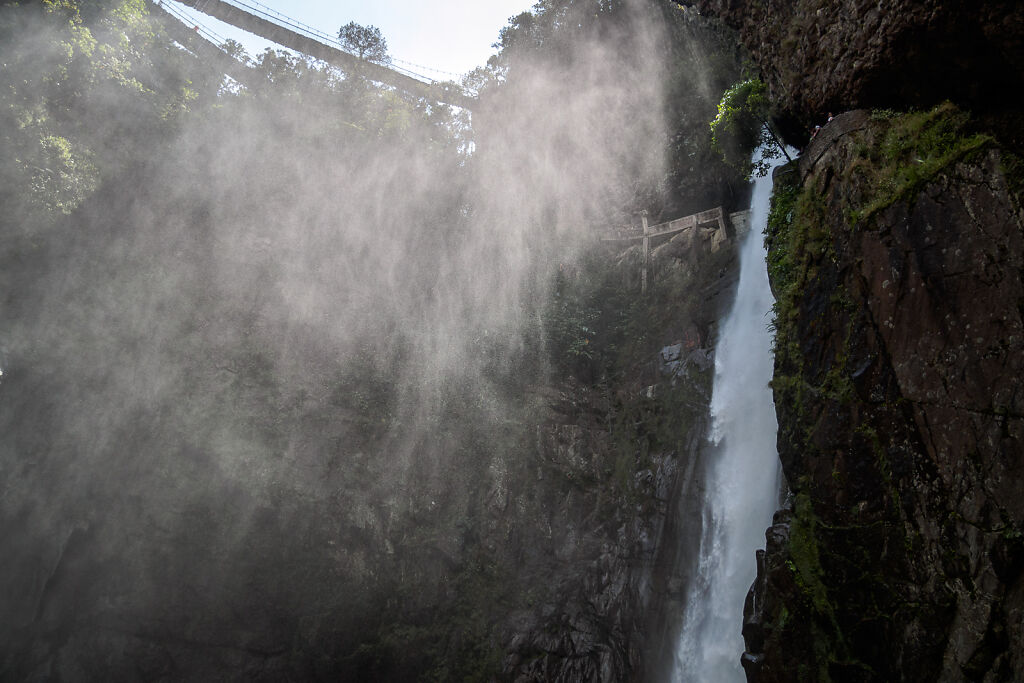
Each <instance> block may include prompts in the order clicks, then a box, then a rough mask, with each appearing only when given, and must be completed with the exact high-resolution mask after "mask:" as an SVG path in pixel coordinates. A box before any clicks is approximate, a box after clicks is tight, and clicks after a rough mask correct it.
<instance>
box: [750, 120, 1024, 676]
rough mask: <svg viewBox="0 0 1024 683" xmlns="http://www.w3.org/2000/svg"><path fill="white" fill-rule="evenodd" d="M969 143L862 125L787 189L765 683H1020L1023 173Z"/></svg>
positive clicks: (978, 143)
mask: <svg viewBox="0 0 1024 683" xmlns="http://www.w3.org/2000/svg"><path fill="white" fill-rule="evenodd" d="M833 125H834V126H835V128H834V129H833V130H831V131H830V130H829V128H830V127H831V126H833ZM969 129H970V125H969V123H968V121H967V117H966V115H964V114H962V113H961V112H959V111H958V110H956V109H955V108H953V107H951V106H943V107H939V108H937V109H935V110H933V111H931V112H928V113H924V114H912V115H905V116H901V117H894V118H885V117H880V116H874V117H872V116H870V115H869V114H867V113H866V112H859V113H851V114H848V115H846V116H844V117H839V118H837V119H836V121H834V122H833V123H832V124H830V126H826V128H825V129H823V131H822V134H823V137H822V139H821V142H820V143H817V144H816V145H815V146H813V147H812V149H810V150H808V152H813V154H805V160H804V161H802V162H801V165H800V167H799V171H800V172H798V171H797V169H796V168H794V167H790V168H789V169H787V170H788V174H783V175H780V176H778V178H777V191H776V199H775V209H774V213H773V219H772V221H771V234H770V235H769V243H770V245H771V249H770V255H769V270H770V272H771V274H772V282H773V288H774V289H775V290H776V292H777V294H778V297H779V310H778V318H777V321H776V325H777V329H778V333H777V334H778V336H777V341H776V374H775V379H774V383H773V386H774V389H775V400H776V409H777V413H778V417H779V454H780V458H781V460H782V463H783V466H784V469H785V473H786V476H787V479H788V481H789V482H790V484H791V487H792V498H791V505H790V507H789V509H787V510H785V511H782V512H780V513H779V514H778V515H776V519H775V523H774V525H773V526H772V527H771V528H770V529H769V531H768V534H767V548H766V552H765V553H764V554H763V555H762V556H760V557H759V561H758V578H757V580H756V581H755V584H754V586H753V588H752V591H751V594H750V596H749V598H748V601H747V610H746V618H745V626H744V636H745V639H746V644H747V650H748V651H747V653H746V654H745V655H744V666H745V667H746V670H747V674H748V679H749V680H751V681H759V682H763V683H770V682H776V681H778V682H782V681H794V680H799V681H826V680H834V681H899V680H904V681H934V680H944V681H1004V680H1018V679H1019V678H1020V677H1021V676H1022V675H1024V656H1022V652H1024V621H1022V619H1021V615H1022V614H1024V580H1022V579H1024V573H1022V572H1024V498H1022V497H1021V496H1020V490H1021V483H1022V478H1024V469H1022V465H1024V463H1022V461H1021V456H1022V452H1024V449H1022V439H1024V386H1022V380H1021V369H1022V367H1024V322H1022V317H1024V256H1022V254H1024V212H1022V209H1021V205H1020V202H1019V194H1018V192H1019V189H1020V185H1019V183H1020V177H1019V170H1015V169H1019V168H1020V166H1019V163H1020V162H1019V160H1018V159H1017V158H1016V157H1014V156H1013V155H1012V154H1010V153H1008V152H1006V151H1005V150H1003V149H1000V147H999V146H998V145H997V144H996V143H995V142H994V141H993V140H992V139H991V138H989V137H987V136H984V135H971V134H969V132H968V131H969Z"/></svg>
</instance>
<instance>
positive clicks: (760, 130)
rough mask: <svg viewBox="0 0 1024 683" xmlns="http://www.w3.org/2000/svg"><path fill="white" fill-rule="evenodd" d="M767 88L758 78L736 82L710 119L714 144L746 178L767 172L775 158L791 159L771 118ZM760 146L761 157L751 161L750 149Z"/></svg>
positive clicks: (723, 96)
mask: <svg viewBox="0 0 1024 683" xmlns="http://www.w3.org/2000/svg"><path fill="white" fill-rule="evenodd" d="M767 91H768V87H767V86H766V85H765V83H764V81H762V80H761V79H759V78H748V79H746V80H743V81H740V82H739V83H736V84H734V85H733V86H731V87H730V88H729V89H727V90H726V91H725V93H724V94H723V95H722V99H721V100H720V101H719V103H718V114H717V115H716V116H715V118H714V119H713V120H712V121H711V141H712V143H711V144H712V147H713V148H714V149H715V150H716V151H717V152H718V153H719V154H721V155H722V157H723V158H724V159H725V162H726V163H727V164H729V165H730V166H732V167H734V168H736V169H739V170H740V171H741V172H742V173H743V175H744V177H747V178H749V177H750V176H751V175H752V174H754V173H756V174H757V175H759V176H763V175H765V174H766V173H767V172H768V170H769V169H770V168H771V160H772V159H777V158H779V157H780V156H785V157H786V158H787V159H789V160H790V161H792V159H791V158H790V156H789V153H788V152H787V151H786V148H785V147H784V146H783V145H782V143H781V142H780V141H779V138H778V136H776V135H775V132H774V131H773V130H772V126H771V123H770V122H769V120H768V118H769V110H770V106H771V103H770V101H769V100H768V94H767ZM759 147H760V148H761V149H762V154H761V158H760V159H757V160H753V161H752V160H751V159H750V155H751V152H753V151H754V150H755V149H757V148H759Z"/></svg>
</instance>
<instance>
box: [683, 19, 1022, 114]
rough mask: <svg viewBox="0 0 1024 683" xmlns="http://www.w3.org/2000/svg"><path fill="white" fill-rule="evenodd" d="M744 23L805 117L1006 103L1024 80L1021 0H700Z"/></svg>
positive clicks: (788, 104)
mask: <svg viewBox="0 0 1024 683" xmlns="http://www.w3.org/2000/svg"><path fill="white" fill-rule="evenodd" d="M681 4H685V5H694V6H695V7H696V8H697V9H699V10H700V11H701V12H702V13H705V14H710V15H713V16H717V17H720V18H721V19H722V20H723V21H724V22H725V23H726V24H728V25H729V26H731V27H732V28H734V29H736V30H737V31H738V32H739V35H740V39H741V40H742V42H743V44H744V45H745V46H746V47H747V48H748V49H749V50H750V52H751V53H752V54H753V56H754V58H755V59H756V60H757V62H758V63H759V65H760V66H761V68H762V70H763V71H764V74H765V77H766V78H767V81H768V84H769V86H770V88H771V94H772V97H773V99H774V100H775V101H776V102H777V103H778V104H779V105H780V106H781V108H782V110H783V113H784V114H786V115H788V116H792V117H795V118H796V119H797V120H799V121H800V122H801V123H802V124H803V125H804V126H813V125H814V124H815V123H821V120H822V119H823V118H824V116H825V114H827V113H828V112H829V111H834V112H839V111H845V110H848V109H853V108H857V107H897V108H899V107H903V106H927V105H931V104H935V103H938V102H941V101H943V100H945V99H953V100H954V101H958V102H962V103H964V104H967V105H969V106H971V108H972V109H975V110H976V111H977V110H979V109H985V108H988V107H992V106H1001V105H1003V104H1005V103H1006V102H1007V100H1008V99H1012V98H1013V97H1014V96H1015V94H1016V93H1017V92H1019V90H1020V87H1021V85H1022V83H1024V5H1021V4H1020V3H1019V2H1016V1H1015V0H989V1H986V2H982V3H978V4H977V5H974V4H967V3H961V2H953V1H951V0H925V1H921V0H917V1H911V0H898V1H896V2H886V3H878V2H875V1H874V0H840V1H837V2H821V1H820V0H798V1H797V2H749V1H746V2H744V1H739V0H697V1H696V2H692V3H689V2H688V3H681Z"/></svg>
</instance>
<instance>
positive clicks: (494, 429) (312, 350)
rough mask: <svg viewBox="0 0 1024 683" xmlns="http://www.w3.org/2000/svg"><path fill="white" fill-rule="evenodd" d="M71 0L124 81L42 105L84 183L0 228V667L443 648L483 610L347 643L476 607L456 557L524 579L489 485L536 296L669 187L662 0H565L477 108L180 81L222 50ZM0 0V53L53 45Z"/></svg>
mask: <svg viewBox="0 0 1024 683" xmlns="http://www.w3.org/2000/svg"><path fill="white" fill-rule="evenodd" d="M81 4H82V8H83V9H82V12H83V15H85V17H84V18H85V19H86V23H89V22H91V25H92V26H93V27H94V31H95V35H97V36H98V37H99V38H100V39H102V38H103V33H102V28H101V27H107V29H108V30H110V31H111V32H115V33H116V31H123V32H124V35H127V36H129V38H131V37H132V36H133V35H135V36H136V37H135V43H132V41H131V40H129V41H128V42H127V43H125V42H124V41H121V42H120V43H118V45H120V48H119V49H123V50H124V51H125V54H126V55H128V56H127V57H126V59H128V58H132V59H136V60H137V61H136V64H137V65H142V66H137V67H136V68H138V69H142V68H143V67H144V68H145V69H148V71H146V74H147V77H148V78H149V80H146V79H145V78H143V80H142V81H141V82H142V86H141V87H140V88H135V87H134V86H133V85H131V84H129V85H130V86H131V87H128V88H127V89H126V88H125V87H118V88H115V87H114V81H116V79H114V80H113V81H100V82H101V83H102V84H106V85H103V87H97V88H95V89H94V90H92V91H90V92H89V93H88V94H87V95H85V96H82V97H79V99H77V100H75V103H74V106H73V107H71V108H69V110H68V111H69V112H70V113H69V114H68V120H66V121H61V120H60V117H59V116H56V117H54V118H53V119H52V122H51V123H45V122H44V123H39V124H38V125H39V126H50V125H52V126H53V127H55V128H59V127H61V126H63V128H62V130H71V131H77V132H78V134H80V135H81V137H83V138H85V139H88V140H90V141H92V143H91V148H90V149H88V150H85V151H82V152H81V155H80V160H79V162H78V165H77V166H75V168H76V169H77V170H76V171H75V172H76V173H79V174H81V175H82V176H83V178H85V176H86V175H88V177H87V178H85V180H87V181H88V182H86V184H85V185H83V184H81V183H79V185H78V187H79V189H80V192H79V195H76V196H75V199H74V201H73V202H71V203H69V205H68V207H69V208H67V210H51V211H49V212H48V213H46V214H45V215H46V219H45V220H44V219H39V220H31V219H24V216H25V215H26V214H24V213H17V214H14V213H11V214H9V217H8V220H7V221H6V222H5V228H4V229H5V231H6V233H7V235H6V237H5V242H6V246H7V248H6V249H5V254H4V261H3V272H4V276H3V283H2V284H3V286H4V289H5V297H4V299H3V302H2V309H0V321H2V329H0V369H2V371H3V375H2V383H0V430H2V433H3V434H4V435H5V436H4V438H3V439H2V441H0V478H2V481H3V489H2V491H3V492H2V495H0V536H2V537H3V538H4V539H5V540H4V541H3V545H4V546H5V548H6V549H5V550H4V551H2V552H0V575H2V576H3V594H2V597H0V611H2V612H3V613H4V614H5V615H6V617H5V618H4V619H3V620H2V625H0V638H2V639H3V640H4V641H5V642H7V643H9V645H8V647H7V648H5V654H4V655H3V657H2V658H0V672H2V673H3V677H6V676H8V675H10V676H16V677H22V676H27V677H29V678H31V679H35V678H46V677H48V676H50V677H53V678H54V679H55V680H89V679H91V678H93V677H94V676H95V675H96V672H98V671H103V672H105V674H106V675H108V676H109V680H121V679H125V680H128V679H132V678H134V677H135V676H136V675H138V676H139V677H141V678H145V679H154V680H155V679H158V678H161V677H164V678H169V679H177V678H190V679H192V680H197V679H198V680H201V679H204V678H211V677H217V676H219V675H223V673H224V672H225V671H230V672H233V673H232V674H231V675H232V676H239V677H241V676H242V675H243V672H244V671H253V670H255V669H254V667H255V666H256V665H255V664H254V663H253V662H254V661H256V660H259V661H260V662H262V664H260V667H262V668H260V671H262V675H270V676H272V675H274V674H273V672H275V671H277V673H279V674H281V675H285V674H286V673H287V675H289V676H298V677H300V678H302V677H305V678H319V677H331V676H340V677H342V678H346V677H348V676H353V675H357V674H356V673H353V672H362V673H361V674H358V675H367V676H369V677H375V676H384V675H387V676H393V677H394V678H393V679H401V678H403V677H404V676H405V675H406V674H408V673H409V672H410V671H415V670H417V669H416V667H418V666H422V665H424V664H423V662H428V663H430V664H431V665H433V663H434V662H435V661H436V660H437V658H438V657H440V658H441V659H442V660H443V659H444V658H445V657H448V658H452V657H454V658H457V659H461V661H463V662H466V661H468V655H466V654H465V653H464V652H462V651H461V650H459V648H460V647H467V648H468V647H471V646H472V645H473V643H474V642H475V641H474V638H475V637H477V636H478V635H479V634H470V633H466V634H463V635H460V636H449V637H448V638H449V639H448V641H446V644H445V645H444V647H446V648H447V650H445V651H444V652H443V653H442V654H441V655H429V656H428V655H420V654H413V655H408V654H407V655H405V660H402V661H406V660H408V661H406V663H405V664H397V665H389V666H393V667H394V666H397V667H399V668H397V669H396V668H390V669H389V668H387V667H386V666H384V665H382V664H381V663H380V658H381V655H380V654H379V653H378V654H374V653H373V652H369V651H368V650H367V649H366V648H365V647H364V648H363V649H360V644H361V643H365V642H367V641H366V640H365V639H366V637H367V636H366V634H367V633H377V634H379V633H384V632H386V629H384V626H385V625H386V622H387V621H388V620H389V619H392V618H394V615H396V614H400V615H402V618H403V619H408V620H409V622H410V623H412V624H414V625H415V628H421V629H424V630H422V632H414V634H413V635H411V636H410V635H408V634H406V635H404V636H402V637H403V638H406V640H405V641H402V640H401V639H399V640H397V641H396V642H399V643H402V642H406V643H408V642H412V643H414V644H419V645H423V644H424V643H426V642H430V640H431V638H432V637H433V636H432V635H431V633H432V632H430V631H429V629H426V627H425V626H423V624H424V623H428V622H430V620H431V619H433V618H434V617H433V616H424V615H432V614H434V613H436V612H437V611H438V610H440V611H441V612H442V613H444V614H448V613H449V612H457V613H459V614H462V613H463V612H466V613H467V614H470V615H471V616H470V617H466V618H467V619H470V618H472V619H477V618H478V617H477V616H473V615H476V614H477V612H474V611H472V610H473V609H477V608H476V605H477V604H478V597H477V593H473V592H472V591H473V590H476V589H475V588H473V587H472V586H469V587H467V582H470V583H472V582H484V584H486V583H487V582H491V584H492V585H493V586H494V587H493V589H492V594H493V596H494V597H495V599H496V600H499V601H500V600H508V601H509V604H519V603H518V602H516V600H519V597H515V596H518V595H519V593H517V592H516V591H519V590H520V587H521V584H528V583H531V582H536V581H537V580H538V579H539V578H540V577H541V576H542V575H543V574H542V573H537V574H534V573H533V572H534V570H528V571H527V570H524V571H525V572H526V573H525V575H522V576H518V577H515V578H509V576H508V572H509V571H510V569H511V568H512V566H513V564H514V562H515V560H516V557H517V556H516V555H515V553H520V555H518V557H519V558H520V559H522V558H523V557H524V556H523V555H522V554H521V553H522V552H523V551H522V550H521V549H522V548H523V547H526V546H529V545H530V544H531V542H532V541H531V540H530V538H528V537H526V536H523V534H524V533H525V532H524V531H522V528H523V527H525V526H526V525H527V520H529V523H530V524H532V525H534V526H535V527H543V526H544V524H545V523H547V524H549V525H550V520H549V521H548V522H544V521H543V520H544V518H545V517H550V515H552V514H553V513H552V508H550V507H549V506H548V505H547V503H546V502H545V500H544V499H543V496H544V495H547V494H543V493H536V494H534V493H531V492H530V491H529V490H526V491H524V490H521V489H517V488H516V487H514V486H513V485H512V484H511V483H510V482H512V481H514V480H517V478H518V479H519V480H525V481H530V480H531V478H534V479H535V478H536V477H537V476H539V475H535V474H534V470H535V464H532V462H531V461H530V459H529V458H526V457H524V455H523V453H524V452H529V451H531V449H535V448H536V446H535V444H534V442H535V441H536V440H537V439H538V437H537V436H536V434H537V431H536V428H535V427H534V426H533V425H535V424H537V423H538V422H539V421H542V420H543V419H544V418H543V415H544V414H545V412H544V411H546V410H548V409H549V407H548V405H549V400H548V399H547V398H546V393H545V391H547V390H544V389H543V387H545V386H549V385H551V384H552V383H553V382H555V381H556V379H557V373H558V369H557V367H556V365H557V364H556V363H555V362H554V361H553V360H552V356H551V352H552V350H551V348H550V343H549V342H550V337H551V335H550V330H549V329H548V325H549V317H548V316H546V315H545V310H546V308H547V307H548V306H549V305H550V303H551V301H552V297H553V296H554V291H555V286H556V281H557V279H558V277H559V273H565V272H570V269H571V268H572V267H573V264H576V263H577V262H578V261H580V259H581V258H583V257H584V255H585V254H586V253H587V251H588V250H589V249H591V248H592V245H593V243H594V241H595V238H596V237H597V236H598V235H599V234H601V231H602V230H605V229H607V228H610V227H615V226H621V225H623V224H626V223H628V222H629V221H630V220H631V218H630V212H632V211H635V210H638V209H640V208H647V206H648V205H649V203H650V201H651V198H652V197H655V200H654V201H659V200H657V199H656V197H657V196H658V193H659V192H662V193H664V191H665V190H664V187H663V184H664V180H663V178H664V177H665V176H666V174H667V164H668V161H669V160H668V158H667V153H666V150H667V149H668V148H669V139H670V136H671V131H670V130H669V129H668V127H667V125H666V120H665V113H666V110H667V106H666V101H665V97H666V93H665V83H666V69H667V68H668V65H667V64H666V63H665V59H664V57H665V55H666V54H668V53H669V52H670V51H669V50H668V49H667V48H666V42H667V41H668V40H669V37H668V35H667V34H666V32H665V26H664V20H663V18H662V14H661V13H660V12H659V11H656V10H655V9H653V5H652V4H651V3H643V2H630V3H625V4H623V5H616V7H615V8H613V9H607V11H609V12H611V11H614V12H617V13H619V15H620V17H621V18H620V19H619V20H617V21H615V22H604V23H601V22H596V21H595V23H594V24H593V25H592V26H591V25H589V24H588V23H587V21H588V19H589V14H588V12H586V11H580V10H579V8H578V7H577V8H576V9H574V10H572V11H570V12H569V13H567V14H566V15H565V16H564V17H563V19H562V20H563V21H578V22H579V23H578V27H577V30H575V31H568V32H567V35H570V36H571V38H565V39H560V40H559V41H558V42H557V43H556V44H553V46H552V48H551V50H552V51H554V52H555V53H556V54H555V55H554V56H552V54H550V53H538V52H531V51H526V50H524V51H522V52H521V53H519V52H517V51H515V50H513V49H511V48H510V49H509V50H508V52H507V55H506V57H507V62H506V63H505V64H504V66H503V67H502V69H500V70H497V71H495V72H494V73H493V74H492V77H493V78H495V79H496V80H495V81H494V82H492V83H491V84H489V85H486V86H484V87H483V88H481V92H480V96H479V100H478V103H477V106H476V107H475V108H474V109H473V111H472V112H467V111H459V110H456V109H452V108H450V107H447V106H445V105H441V104H439V103H428V102H425V101H416V100H411V99H408V98H405V97H403V96H402V94H401V93H398V92H394V91H389V90H387V89H383V88H380V87H378V86H377V85H376V84H373V83H368V82H366V81H363V80H361V79H360V78H359V77H358V75H356V74H349V75H344V74H341V75H339V74H337V73H334V72H331V71H330V70H328V69H326V68H325V67H324V66H323V65H317V64H310V65H309V68H308V70H307V71H305V72H301V70H300V72H301V77H295V76H294V74H292V73H288V72H287V70H284V69H282V70H280V71H279V72H278V73H276V74H274V75H273V76H272V77H271V78H270V79H269V82H268V84H267V86H266V87H265V88H263V89H248V88H237V89H235V90H234V91H232V90H231V89H228V90H224V89H222V90H221V91H220V93H219V94H218V95H216V101H215V102H211V104H210V105H209V106H204V107H202V108H199V107H198V106H195V105H190V104H189V103H190V102H193V101H197V100H195V97H196V94H195V91H204V88H205V91H212V90H211V89H213V90H215V89H216V88H217V86H216V85H211V84H210V83H207V84H205V85H204V84H203V83H202V82H201V79H202V78H205V79H207V80H209V81H211V82H212V81H213V80H215V79H216V78H217V77H218V76H217V75H216V74H213V73H211V74H207V75H205V76H202V77H200V76H198V75H197V74H196V73H193V72H192V71H189V70H188V69H193V70H194V69H195V64H194V62H192V61H189V58H188V55H187V54H186V55H184V56H183V55H181V54H180V48H179V47H174V46H173V45H171V46H170V47H168V46H167V43H163V45H164V47H163V48H162V49H163V50H164V52H154V51H150V52H146V49H145V48H144V47H138V48H137V47H135V46H134V45H135V44H138V45H143V40H142V38H141V35H142V34H141V33H139V34H132V33H131V31H132V30H137V31H140V32H142V31H145V30H146V27H145V26H144V25H142V24H139V23H138V22H136V21H135V20H131V21H123V20H121V19H119V18H118V17H117V16H116V15H112V17H113V18H110V19H106V18H103V17H102V16H99V17H98V13H100V12H101V11H102V10H103V7H104V5H105V4H104V3H85V2H83V3H81ZM125 6H128V7H134V5H133V3H127V4H126V5H125ZM609 7H610V6H609ZM136 9H137V8H136ZM0 11H2V12H4V13H5V15H6V16H5V18H4V21H5V22H8V23H6V24H5V25H4V28H5V30H7V31H8V33H6V34H5V35H14V29H13V28H12V27H19V30H18V31H17V35H19V36H20V37H19V39H18V40H17V41H14V42H8V43H7V45H6V46H5V47H4V52H5V53H7V54H8V55H10V56H12V57H11V58H12V59H13V56H18V59H19V60H21V61H19V62H18V63H19V64H20V65H22V66H24V65H25V64H27V63H28V61H29V60H30V59H31V57H32V55H36V56H37V57H38V55H39V54H40V53H43V52H45V51H46V50H49V49H51V47H52V46H53V45H55V44H56V45H60V44H62V42H63V43H65V44H66V42H67V40H68V38H67V34H66V33H64V32H62V29H60V28H59V27H55V25H54V21H53V18H52V17H51V16H49V15H47V14H45V13H39V12H36V13H34V14H33V13H30V12H28V11H21V10H16V9H11V8H9V7H8V6H4V7H3V8H0ZM602 11H605V10H602ZM16 12H17V14H15V13H16ZM574 12H576V13H575V14H574ZM12 17H13V18H12ZM139 21H142V20H139ZM33 22H34V23H33ZM498 28H500V27H495V30H496V32H497V29H498ZM118 35H120V34H118ZM439 39H440V38H439ZM175 50H178V51H179V52H175ZM269 58H270V56H269V55H267V56H264V58H263V59H264V60H267V59H269ZM41 61H42V63H43V64H44V65H45V64H46V63H48V62H47V61H46V59H42V60H41ZM123 75H124V74H123ZM66 77H68V78H70V76H66ZM128 77H129V76H128V75H125V78H128ZM97 78H99V77H97ZM140 78H141V77H140ZM193 79H194V80H193ZM698 80H700V82H701V83H703V84H704V85H703V86H702V87H704V88H706V89H707V90H708V91H709V92H713V91H714V89H715V87H714V86H713V85H708V83H709V81H707V79H704V77H703V76H700V77H698ZM58 81H59V77H58V76H54V74H53V73H49V74H45V75H43V76H41V77H40V79H39V81H38V84H39V88H40V89H41V91H40V92H33V91H31V90H29V89H26V86H25V85H24V84H22V85H19V86H18V87H19V88H20V90H19V91H18V92H19V94H20V96H22V97H24V98H32V97H36V96H38V97H44V96H46V97H49V96H50V94H52V92H54V91H55V90H56V91H59V89H60V87H61V85H60V83H59V82H58ZM27 82H28V81H26V83H27ZM118 82H120V81H118ZM122 86H123V83H122ZM104 88H106V90H105V89H104ZM161 88H164V89H161ZM42 90H46V93H43V92H42ZM107 91H109V92H107ZM126 92H127V93H128V94H126ZM104 93H106V94H104ZM190 106H192V107H193V109H192V110H191V111H189V107H190ZM140 112H141V113H140ZM11 130H13V129H11ZM67 137H68V139H70V140H74V139H76V138H74V136H73V135H71V134H69V135H68V136H67ZM97 141H98V142H97ZM76 149H77V148H74V147H73V148H72V152H71V154H72V155H74V154H77V153H78V152H77V151H76ZM87 161H89V163H93V164H95V166H96V167H97V168H99V169H100V170H99V171H96V172H95V173H92V172H90V173H89V174H87V173H86V171H87V167H86V162H87ZM68 177H71V176H68ZM85 180H83V182H85ZM68 183H69V186H70V181H68ZM12 196H13V195H12ZM660 201H662V203H663V204H664V203H666V202H668V200H660ZM5 202H10V203H9V205H10V206H15V204H14V203H13V202H14V200H13V199H12V198H10V197H8V196H5ZM72 204H73V206H72ZM26 211H27V209H26ZM31 215H35V214H31ZM31 215H30V218H31ZM537 471H538V472H539V470H537ZM538 486H539V487H541V485H538ZM538 490H539V491H542V490H543V487H541V488H539V489H538ZM467 568H470V569H472V571H469V569H467ZM536 571H537V572H540V571H541V570H539V569H538V570H536ZM466 596H472V597H473V600H474V601H476V602H472V604H471V605H470V607H472V609H470V607H467V606H466V605H467V604H469V603H467V602H466ZM510 596H512V597H510ZM494 609H495V611H496V612H500V611H501V607H500V606H497V607H495V608H494ZM460 610H462V612H460ZM480 618H483V617H480ZM490 618H491V617H487V619H490ZM431 623H432V622H431ZM471 623H476V622H471ZM478 626H479V630H480V633H487V632H489V631H488V629H493V628H494V627H493V622H490V621H487V620H486V619H485V620H484V622H481V623H479V624H478ZM410 628H413V627H410ZM417 633H418V635H417ZM396 637H397V636H396ZM378 639H380V637H378ZM460 639H461V640H460ZM374 642H376V641H374ZM282 643H284V644H285V645H284V646H283V647H286V648H288V649H289V652H290V653H291V654H289V655H288V657H286V658H284V659H283V660H281V659H280V658H278V659H275V657H279V655H280V652H281V650H280V648H281V647H282V645H281V644H282ZM186 652H187V653H189V654H188V655H187V656H186V655H185V654H183V653H186ZM368 652H369V654H368ZM389 652H392V655H393V650H389ZM352 653H356V654H352ZM392 655H389V656H392ZM393 656H396V657H397V655H393ZM399 659H401V657H399ZM183 661H188V665H187V666H186V665H183V664H182V662H183ZM268 662H269V663H268ZM403 666H408V667H410V668H408V669H404V668H401V667H403ZM140 671H141V672H142V673H141V674H140V673H139V672H140ZM133 672H134V673H133ZM268 672H269V673H268ZM382 672H387V673H386V674H385V673H382ZM463 673H464V672H463ZM467 675H469V674H467ZM442 677H443V676H442Z"/></svg>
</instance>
